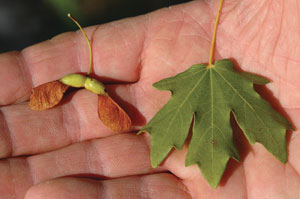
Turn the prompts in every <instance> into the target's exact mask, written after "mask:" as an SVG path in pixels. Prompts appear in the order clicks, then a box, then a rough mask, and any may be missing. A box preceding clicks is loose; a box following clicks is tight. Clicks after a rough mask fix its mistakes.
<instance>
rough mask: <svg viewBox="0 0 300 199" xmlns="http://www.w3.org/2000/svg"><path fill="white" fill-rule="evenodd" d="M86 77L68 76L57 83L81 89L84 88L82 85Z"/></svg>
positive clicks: (78, 75)
mask: <svg viewBox="0 0 300 199" xmlns="http://www.w3.org/2000/svg"><path fill="white" fill-rule="evenodd" d="M86 79H87V77H86V76H83V75H80V74H75V73H73V74H69V75H66V76H64V77H63V78H61V79H60V80H59V81H60V82H62V83H63V84H65V85H68V86H72V87H76V88H81V87H84V85H85V84H84V83H85V81H86Z"/></svg>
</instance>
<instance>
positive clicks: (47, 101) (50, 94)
mask: <svg viewBox="0 0 300 199" xmlns="http://www.w3.org/2000/svg"><path fill="white" fill-rule="evenodd" d="M68 88H69V86H67V85H65V84H63V83H61V82H59V81H53V82H48V83H45V84H42V85H40V86H38V87H36V88H33V93H32V94H31V96H30V103H29V106H30V108H31V109H32V110H45V109H49V108H52V107H53V106H55V105H56V104H58V103H59V102H60V100H61V99H62V97H63V95H64V93H65V92H66V90H67V89H68Z"/></svg>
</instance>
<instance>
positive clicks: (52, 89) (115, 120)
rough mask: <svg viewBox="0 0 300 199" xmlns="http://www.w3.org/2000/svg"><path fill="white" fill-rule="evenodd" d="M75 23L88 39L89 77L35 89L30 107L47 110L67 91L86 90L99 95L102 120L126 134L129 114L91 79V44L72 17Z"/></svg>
mask: <svg viewBox="0 0 300 199" xmlns="http://www.w3.org/2000/svg"><path fill="white" fill-rule="evenodd" d="M68 17H69V18H71V19H72V20H73V21H74V23H75V24H76V25H77V26H78V27H79V29H80V30H81V32H82V34H83V35H84V38H85V39H86V41H87V43H88V47H89V51H90V65H89V71H88V74H87V76H84V75H80V74H76V73H74V74H69V75H66V76H64V77H63V78H61V79H60V80H56V81H52V82H48V83H45V84H42V85H40V86H38V87H36V88H33V93H32V95H31V96H30V103H29V106H30V108H31V109H33V110H45V109H49V108H52V107H54V106H55V105H57V104H58V103H59V102H60V101H61V99H62V97H63V95H64V93H65V92H66V90H67V89H68V88H69V87H70V86H71V87H76V88H85V89H87V90H89V91H91V92H93V93H95V94H97V95H98V115H99V118H100V120H101V121H102V122H103V123H104V124H105V125H106V126H107V127H108V128H110V129H111V130H112V131H116V132H125V131H129V130H130V128H131V119H130V117H129V116H128V115H127V113H126V112H125V111H124V110H123V109H122V108H121V107H120V106H119V105H118V104H117V103H116V102H115V101H114V100H113V99H112V98H111V97H110V96H109V95H108V93H107V92H106V91H105V86H104V85H103V84H102V83H101V82H99V81H98V80H96V79H93V78H91V77H89V75H90V73H91V69H92V60H93V57H92V48H91V43H90V41H89V39H88V37H87V35H86V33H85V32H84V30H83V29H82V27H81V26H80V24H79V23H78V22H77V21H76V20H75V19H74V18H73V17H72V16H71V15H70V14H68Z"/></svg>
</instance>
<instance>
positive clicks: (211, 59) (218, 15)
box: [207, 0, 224, 68]
mask: <svg viewBox="0 0 300 199" xmlns="http://www.w3.org/2000/svg"><path fill="white" fill-rule="evenodd" d="M223 1H224V0H220V3H219V9H218V13H217V16H216V21H215V27H214V32H213V36H212V41H211V46H210V54H209V62H208V66H207V67H208V68H211V67H213V66H214V65H213V62H214V51H215V43H216V34H217V28H218V24H219V19H220V14H221V10H222V6H223Z"/></svg>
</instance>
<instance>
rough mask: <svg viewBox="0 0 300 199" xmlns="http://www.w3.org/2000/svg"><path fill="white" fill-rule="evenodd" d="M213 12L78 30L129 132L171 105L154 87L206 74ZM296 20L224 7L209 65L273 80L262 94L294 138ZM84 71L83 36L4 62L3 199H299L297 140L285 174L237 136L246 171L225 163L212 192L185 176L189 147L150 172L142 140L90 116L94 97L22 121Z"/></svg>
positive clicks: (84, 94) (177, 11)
mask: <svg viewBox="0 0 300 199" xmlns="http://www.w3.org/2000/svg"><path fill="white" fill-rule="evenodd" d="M217 6H218V1H217V0H212V1H193V2H190V3H187V4H182V5H179V6H174V7H170V8H166V9H162V10H159V11H156V12H154V13H150V14H148V15H144V16H140V17H136V18H131V19H125V20H121V21H117V22H113V23H110V24H105V25H102V26H94V27H89V28H86V29H85V30H86V31H87V34H88V36H89V37H90V38H91V40H92V44H93V54H94V76H95V77H98V78H99V79H100V80H102V81H103V82H106V84H107V85H108V90H109V92H110V93H111V95H112V96H113V97H114V99H116V101H118V102H119V104H121V105H122V106H123V107H124V109H125V110H126V111H127V112H128V113H129V115H130V116H131V118H132V120H133V123H134V129H133V131H135V130H137V129H139V128H140V127H141V126H142V125H144V124H145V122H146V121H149V119H151V118H152V117H153V116H154V114H155V113H156V112H157V111H158V110H159V109H160V108H161V107H162V106H163V105H164V104H165V103H166V102H167V100H168V99H169V97H170V93H168V92H161V91H157V90H155V89H154V88H153V87H152V83H154V82H156V81H158V80H160V79H163V78H166V77H170V76H173V75H175V74H177V73H179V72H182V71H184V70H186V69H187V68H188V67H190V66H191V65H193V64H196V63H206V62H208V57H209V47H210V40H211V35H212V29H213V25H214V19H215V13H216V10H217ZM299 13H300V4H299V2H298V1H297V0H285V1H272V0H253V1H247V0H225V4H224V7H223V14H222V16H221V21H220V26H219V29H218V37H217V46H216V56H215V57H216V59H219V58H232V59H234V61H235V62H236V65H237V67H240V68H241V69H242V70H246V71H249V72H253V73H256V74H261V75H263V76H265V77H267V78H268V79H270V80H271V81H272V83H270V84H268V86H267V88H265V87H264V88H258V89H259V90H261V91H262V94H263V95H264V96H265V97H267V98H268V100H269V101H271V102H272V103H273V105H274V106H275V107H278V108H279V109H278V110H279V111H281V112H282V113H284V114H286V116H288V117H289V119H290V121H292V122H293V124H294V125H295V127H296V128H297V124H298V123H299V122H300V111H299V105H298V104H297V102H300V95H299V92H297V89H298V88H299V87H300V85H299V74H300V67H299V66H298V64H299V63H300V60H299V57H300V56H299V55H300V51H299V47H300V43H299V35H300V34H299V30H300V29H299V24H300V19H299V17H297V16H299V15H298V14H299ZM88 61H89V60H88V49H87V46H86V43H85V40H84V38H83V37H82V35H81V34H80V32H78V33H65V34H62V35H59V36H57V37H55V38H53V39H52V40H49V41H46V42H43V43H41V44H38V45H35V46H32V47H29V48H27V49H25V50H23V51H22V52H21V53H19V52H10V53H5V54H2V55H0V77H1V78H0V83H1V85H2V88H1V90H0V96H1V98H0V105H1V106H2V107H1V109H0V110H1V112H0V157H1V158H3V159H2V160H0V196H1V197H0V198H1V199H12V198H17V199H18V198H24V197H25V198H26V199H38V198H39V199H40V198H43V199H47V198H56V199H57V198H72V199H76V198H80V199H82V198H85V199H89V198H91V199H94V198H118V199H120V198H155V199H157V198H180V199H182V198H197V199H200V198H213V199H215V198H222V199H227V198H228V199H229V198H230V199H232V198H233V199H235V198H237V199H240V198H272V199H274V198H289V199H292V198H299V185H300V176H299V174H298V173H299V171H300V159H299V158H298V157H299V156H300V151H299V150H297V146H300V139H299V136H298V134H297V133H298V132H297V131H295V132H293V133H291V132H288V136H287V138H288V152H289V157H288V163H287V164H285V165H284V164H282V163H280V162H279V161H278V160H276V159H275V158H274V157H273V156H272V155H271V154H269V153H268V152H267V151H266V150H265V149H264V148H263V147H262V145H260V144H258V143H257V144H255V145H252V146H251V145H249V144H248V143H247V141H246V139H245V137H244V136H243V135H242V132H240V131H239V130H238V129H237V130H236V131H235V133H234V135H235V144H236V146H237V148H238V149H239V151H240V153H241V157H242V162H241V163H236V162H235V161H233V160H230V161H229V164H228V167H227V170H226V172H225V174H224V176H223V178H222V181H221V184H220V185H219V187H218V188H217V189H216V190H213V189H211V188H210V187H209V185H208V184H207V182H206V181H205V180H204V179H203V177H202V175H201V173H200V170H199V168H198V167H197V166H195V165H194V166H191V167H185V166H184V161H185V155H186V153H187V148H186V147H185V148H184V149H183V150H181V151H172V152H171V154H170V155H169V157H168V158H167V159H166V160H165V161H164V162H163V164H162V165H161V166H160V167H159V168H157V169H152V168H151V164H150V159H149V143H150V138H149V136H148V135H147V134H143V135H139V136H136V135H135V133H132V132H128V133H123V134H117V133H113V132H111V131H110V130H108V129H107V128H106V127H105V126H104V125H103V124H102V123H101V121H100V120H99V119H98V116H97V96H96V95H94V94H93V93H91V92H89V91H86V90H80V91H77V92H75V93H72V94H69V95H68V96H67V97H66V98H65V100H64V101H63V102H62V103H61V104H60V105H58V106H56V107H55V108H53V109H49V110H46V111H40V112H39V111H32V110H30V109H29V107H28V98H29V95H30V93H31V89H32V88H33V87H36V86H38V85H40V84H43V83H46V82H49V81H53V80H56V79H59V78H61V77H63V76H64V75H66V74H69V73H75V72H86V71H87V69H88ZM266 92H267V94H266ZM275 99H277V100H278V101H276V100H275ZM233 125H234V124H233ZM83 177H85V178H83ZM25 195H26V196H25Z"/></svg>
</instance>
